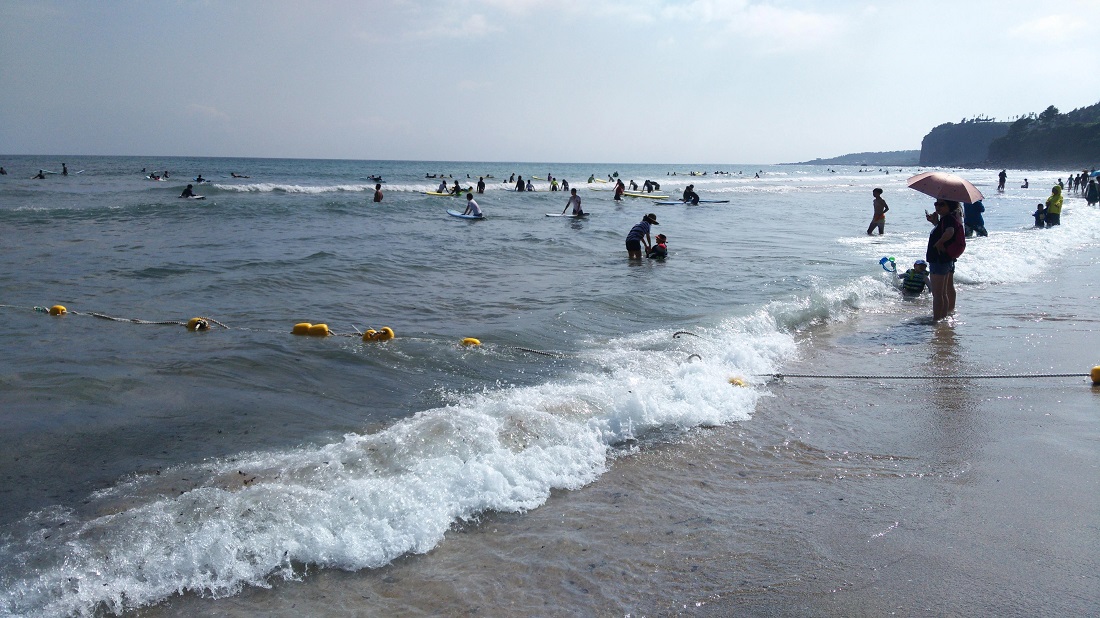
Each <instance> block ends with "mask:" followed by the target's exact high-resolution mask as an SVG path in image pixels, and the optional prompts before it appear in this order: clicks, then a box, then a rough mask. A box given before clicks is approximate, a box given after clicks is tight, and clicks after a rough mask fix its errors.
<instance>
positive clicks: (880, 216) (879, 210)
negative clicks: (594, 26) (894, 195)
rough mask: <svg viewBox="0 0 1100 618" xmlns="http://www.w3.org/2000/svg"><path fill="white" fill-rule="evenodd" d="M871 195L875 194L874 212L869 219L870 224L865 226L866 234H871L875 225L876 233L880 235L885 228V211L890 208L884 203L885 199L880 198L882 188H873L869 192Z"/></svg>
mask: <svg viewBox="0 0 1100 618" xmlns="http://www.w3.org/2000/svg"><path fill="white" fill-rule="evenodd" d="M871 195H873V196H875V202H874V207H875V214H874V215H873V218H872V219H871V225H868V226H867V235H868V236H871V235H872V232H873V231H874V229H875V228H876V227H877V228H878V235H879V236H882V235H883V233H884V230H885V229H886V213H887V211H889V210H890V207H889V206H887V205H886V200H884V199H882V189H875V190H874V191H872V192H871Z"/></svg>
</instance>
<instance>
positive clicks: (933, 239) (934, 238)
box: [924, 199, 965, 322]
mask: <svg viewBox="0 0 1100 618" xmlns="http://www.w3.org/2000/svg"><path fill="white" fill-rule="evenodd" d="M960 210H962V206H961V205H960V204H959V202H954V201H951V200H944V199H937V200H936V212H934V213H932V214H928V211H925V218H927V219H928V222H929V223H931V224H932V225H934V226H936V227H934V228H932V233H931V234H929V235H928V250H927V251H926V252H925V256H924V259H925V260H926V261H927V262H928V272H929V275H930V276H929V279H930V280H931V284H930V285H929V286H928V287H929V289H930V290H932V320H933V321H934V322H939V321H940V320H942V319H944V318H946V317H947V316H948V315H950V314H952V313H954V312H955V258H953V257H951V255H949V253H948V245H953V244H955V243H956V242H959V241H962V240H963V239H964V238H965V236H964V234H963V225H962V221H961V220H960V217H961V216H962V213H961V212H959V211H960Z"/></svg>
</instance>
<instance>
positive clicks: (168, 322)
mask: <svg viewBox="0 0 1100 618" xmlns="http://www.w3.org/2000/svg"><path fill="white" fill-rule="evenodd" d="M69 313H71V314H73V315H90V316H92V317H93V318H100V319H103V320H111V321H112V322H130V323H131V324H159V325H162V326H165V325H167V326H187V322H180V321H178V320H163V321H154V320H139V319H137V318H116V317H114V316H109V315H106V314H103V313H96V312H94V311H88V312H81V311H70V312H69ZM199 319H200V320H205V321H206V322H208V323H211V324H217V325H218V326H221V327H222V328H224V329H226V330H230V329H229V327H228V326H226V325H225V324H222V323H221V322H219V321H217V320H215V319H214V318H207V317H203V316H199Z"/></svg>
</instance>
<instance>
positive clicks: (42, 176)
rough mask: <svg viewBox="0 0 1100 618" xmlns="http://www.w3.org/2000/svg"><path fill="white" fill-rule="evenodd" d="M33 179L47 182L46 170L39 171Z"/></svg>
mask: <svg viewBox="0 0 1100 618" xmlns="http://www.w3.org/2000/svg"><path fill="white" fill-rule="evenodd" d="M31 178H32V179H34V180H45V179H46V171H45V170H38V173H37V174H35V175H34V176H31Z"/></svg>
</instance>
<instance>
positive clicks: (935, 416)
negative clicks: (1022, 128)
mask: <svg viewBox="0 0 1100 618" xmlns="http://www.w3.org/2000/svg"><path fill="white" fill-rule="evenodd" d="M1077 260H1078V261H1077V262H1075V263H1072V264H1068V265H1067V267H1066V270H1065V271H1063V272H1062V273H1060V274H1059V275H1058V277H1057V278H1052V279H1051V280H1050V281H1044V282H1037V283H1034V284H1028V285H1026V286H1019V287H1015V288H1013V289H1005V288H1006V287H1008V286H999V287H996V288H991V287H987V288H960V294H959V307H960V317H959V319H958V320H957V321H956V322H955V323H954V324H953V325H939V326H932V325H930V324H927V323H926V322H925V321H924V320H923V319H921V316H923V315H924V313H925V310H926V309H927V310H929V311H930V307H929V306H926V305H915V306H914V307H913V315H912V316H908V317H904V318H902V319H901V321H900V322H899V319H898V316H897V315H896V314H895V315H876V314H874V313H873V312H872V313H866V312H862V313H861V316H860V317H859V318H857V319H854V320H852V321H850V322H847V323H839V324H832V325H829V326H827V327H823V328H821V329H819V330H817V331H814V332H811V333H808V334H807V336H808V337H812V338H814V345H812V346H806V347H805V350H806V352H805V354H806V356H805V357H803V358H801V359H797V360H794V361H792V362H791V363H790V364H789V365H788V366H787V368H786V371H787V372H788V373H827V374H874V375H909V376H936V375H949V374H956V375H957V374H1016V373H1063V372H1079V373H1082V374H1084V373H1087V372H1088V370H1089V369H1090V368H1091V367H1092V366H1093V365H1097V364H1100V322H1098V321H1097V317H1098V316H1097V313H1096V306H1097V300H1098V298H1100V295H1098V292H1100V290H1098V286H1096V285H1095V284H1093V283H1092V282H1091V281H1090V279H1091V272H1092V271H1093V270H1094V268H1095V264H1094V263H1093V262H1092V261H1090V260H1091V258H1088V257H1087V256H1079V257H1078V258H1077ZM1039 299H1041V300H1042V302H1041V303H1040V302H1037V301H1038V300H1039ZM1040 305H1041V306H1040ZM731 388H732V387H731ZM768 390H769V391H770V393H771V394H772V395H774V396H772V397H769V398H767V399H765V400H764V401H763V402H762V404H761V405H760V406H759V407H758V408H757V411H756V413H755V416H754V418H753V419H752V420H751V421H749V422H746V423H742V424H739V425H735V426H729V427H718V428H711V429H699V430H695V431H692V432H690V433H689V434H687V435H686V436H680V437H675V438H671V439H672V440H673V441H672V442H669V441H668V440H669V439H670V438H669V437H668V436H665V437H664V438H663V439H658V438H654V439H652V440H649V441H646V442H644V443H642V444H639V445H635V447H634V448H633V449H632V452H629V453H625V452H624V454H623V456H621V457H619V458H618V459H616V460H615V461H614V462H613V464H612V465H611V469H610V470H609V471H608V472H607V473H606V474H605V475H604V476H603V477H601V478H600V479H599V480H598V481H596V482H595V483H593V484H591V485H589V486H588V487H585V488H584V489H581V490H579V491H573V492H560V493H556V494H555V495H554V496H553V497H552V498H551V499H550V500H549V501H548V502H547V503H546V504H545V505H543V506H542V507H540V508H538V509H536V510H534V511H532V512H529V513H526V514H489V515H486V516H484V517H482V518H481V520H480V521H478V522H470V523H468V524H467V525H465V526H463V527H461V528H459V529H456V530H453V531H452V532H451V533H449V534H448V536H447V539H446V540H445V541H444V542H443V543H442V544H441V545H439V546H438V547H436V548H434V549H433V550H432V551H430V552H429V553H428V554H426V555H421V556H409V557H406V558H404V559H402V560H400V561H398V562H396V563H394V564H391V565H389V566H387V567H385V568H381V569H376V570H370V571H360V572H355V573H347V572H340V571H333V570H326V571H322V572H311V573H309V574H308V575H306V576H305V577H304V578H303V580H302V581H300V582H291V583H280V584H277V585H276V586H275V587H274V588H273V589H272V590H257V589H249V590H246V591H244V592H243V593H241V594H240V595H238V596H235V597H233V598H228V599H221V600H216V601H211V600H204V599H195V598H193V597H185V598H176V599H172V600H171V601H169V602H168V603H166V604H164V605H162V606H160V607H157V608H151V609H147V610H143V611H141V612H138V614H139V615H142V616H199V615H203V616H261V615H262V616H301V615H312V616H367V615H385V616H887V615H897V616H1040V615H1050V616H1086V615H1098V614H1100V448H1098V447H1100V387H1093V386H1091V385H1090V382H1089V381H1088V380H1087V379H1086V378H1084V377H1076V378H1043V379H997V380H979V379H971V380H938V379H935V378H933V377H928V378H927V379H924V380H867V379H861V380H822V379H803V378H789V379H787V380H784V381H779V382H773V383H771V384H770V385H769V386H768Z"/></svg>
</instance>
